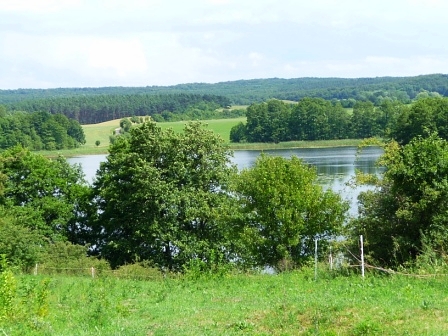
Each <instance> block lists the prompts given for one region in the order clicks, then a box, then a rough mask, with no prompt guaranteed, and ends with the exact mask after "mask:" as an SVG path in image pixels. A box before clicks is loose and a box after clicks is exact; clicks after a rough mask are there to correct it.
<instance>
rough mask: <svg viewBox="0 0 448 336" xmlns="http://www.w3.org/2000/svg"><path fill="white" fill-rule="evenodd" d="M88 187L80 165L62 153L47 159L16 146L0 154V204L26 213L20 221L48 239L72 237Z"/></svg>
mask: <svg viewBox="0 0 448 336" xmlns="http://www.w3.org/2000/svg"><path fill="white" fill-rule="evenodd" d="M88 189H89V187H88V185H87V182H86V181H85V180H84V175H83V173H82V170H81V168H80V167H79V166H71V165H70V164H69V163H68V162H67V161H66V160H65V159H64V158H63V157H58V158H56V159H48V158H46V157H44V156H42V155H37V154H34V153H32V152H30V151H29V150H27V149H24V148H22V147H20V146H17V147H13V148H11V149H9V150H6V151H4V152H2V153H1V154H0V206H3V207H5V208H6V209H9V210H8V211H13V212H14V213H16V214H26V215H25V216H28V220H27V221H23V225H25V226H27V227H28V228H29V229H31V230H33V231H34V232H36V234H39V235H41V236H43V237H46V238H48V239H50V240H53V241H54V240H72V239H75V236H76V233H77V231H78V229H79V222H78V220H79V217H80V216H82V214H83V209H84V207H83V203H82V199H85V195H86V194H87V192H88ZM15 216H16V215H15ZM17 216H21V215H17ZM30 218H31V219H30Z"/></svg>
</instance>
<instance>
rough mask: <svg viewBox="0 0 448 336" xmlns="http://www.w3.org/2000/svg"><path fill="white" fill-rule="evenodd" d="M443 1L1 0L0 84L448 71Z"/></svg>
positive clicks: (133, 82) (130, 82)
mask: <svg viewBox="0 0 448 336" xmlns="http://www.w3.org/2000/svg"><path fill="white" fill-rule="evenodd" d="M447 11H448V1H437V0H424V1H423V0H396V1H390V0H387V1H386V0H377V1H375V2H371V1H369V2H367V1H359V0H340V1H338V2H335V1H333V0H313V1H299V0H245V1H237V0H190V1H180V0H127V1H124V0H108V1H100V0H57V1H56V0H15V1H9V0H8V1H6V0H0V50H2V52H1V53H0V73H1V74H2V76H1V78H0V88H14V87H33V86H39V87H59V86H110V85H170V84H177V83H184V82H219V81H227V80H234V79H249V78H265V77H287V78H290V77H302V76H318V77H330V76H332V77H334V76H337V77H364V76H369V77H371V76H383V75H403V76H404V75H414V74H421V73H434V72H439V73H440V72H442V73H445V72H448V69H447V65H446V64H448V62H447V59H448V46H447V45H446V44H445V43H444V41H446V40H448V29H446V26H447V24H446V19H445V16H446V12H447Z"/></svg>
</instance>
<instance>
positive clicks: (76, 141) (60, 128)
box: [0, 109, 85, 150]
mask: <svg viewBox="0 0 448 336" xmlns="http://www.w3.org/2000/svg"><path fill="white" fill-rule="evenodd" d="M84 143H85V137H84V131H83V129H82V127H81V125H80V124H79V123H78V121H76V120H74V119H69V118H67V117H66V116H65V115H63V114H59V113H58V114H51V113H49V112H34V113H26V112H16V113H13V114H10V113H7V112H6V110H4V109H0V149H6V148H10V147H13V146H16V145H22V146H23V147H27V148H29V149H31V150H41V149H46V150H54V149H69V148H76V147H79V146H80V145H82V144H84Z"/></svg>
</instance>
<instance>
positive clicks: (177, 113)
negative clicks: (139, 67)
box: [0, 90, 230, 124]
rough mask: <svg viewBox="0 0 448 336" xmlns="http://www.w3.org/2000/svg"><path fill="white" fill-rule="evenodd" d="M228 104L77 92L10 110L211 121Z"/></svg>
mask: <svg viewBox="0 0 448 336" xmlns="http://www.w3.org/2000/svg"><path fill="white" fill-rule="evenodd" d="M93 91H94V90H93ZM106 91H107V90H106ZM0 97H1V92H0ZM30 98H31V97H30ZM228 105H230V100H229V99H228V98H227V97H224V96H222V95H210V94H189V93H175V94H172V93H166V94H147V93H140V94H135V93H133V94H126V93H124V94H119V93H118V94H117V93H109V94H96V93H95V92H91V94H87V95H77V94H76V93H75V94H73V95H70V96H62V97H61V96H59V97H45V98H43V99H33V98H31V99H26V100H22V101H17V102H15V103H12V104H9V108H10V110H13V111H26V112H36V111H48V112H51V113H54V114H56V113H58V114H63V115H65V116H66V117H67V118H70V119H74V120H76V121H78V122H79V123H81V124H96V123H100V122H103V121H108V120H113V119H119V118H127V117H131V116H134V117H136V116H153V117H155V118H154V119H156V120H158V121H177V120H188V119H198V118H199V119H210V117H212V118H216V117H218V116H219V115H220V114H222V113H218V112H217V108H225V107H227V106H228ZM215 111H216V113H215ZM211 114H213V116H211ZM136 118H137V117H136ZM159 119H161V120H159ZM134 122H135V121H134Z"/></svg>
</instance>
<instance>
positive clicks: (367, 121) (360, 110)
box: [351, 101, 383, 139]
mask: <svg viewBox="0 0 448 336" xmlns="http://www.w3.org/2000/svg"><path fill="white" fill-rule="evenodd" d="M380 125H381V114H380V113H379V111H378V110H376V109H375V106H374V105H373V104H372V103H371V102H370V101H359V102H357V103H356V104H355V106H354V107H353V114H352V118H351V127H352V134H353V137H354V138H356V139H363V138H371V137H375V136H380V135H382V133H383V130H381V126H380Z"/></svg>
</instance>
